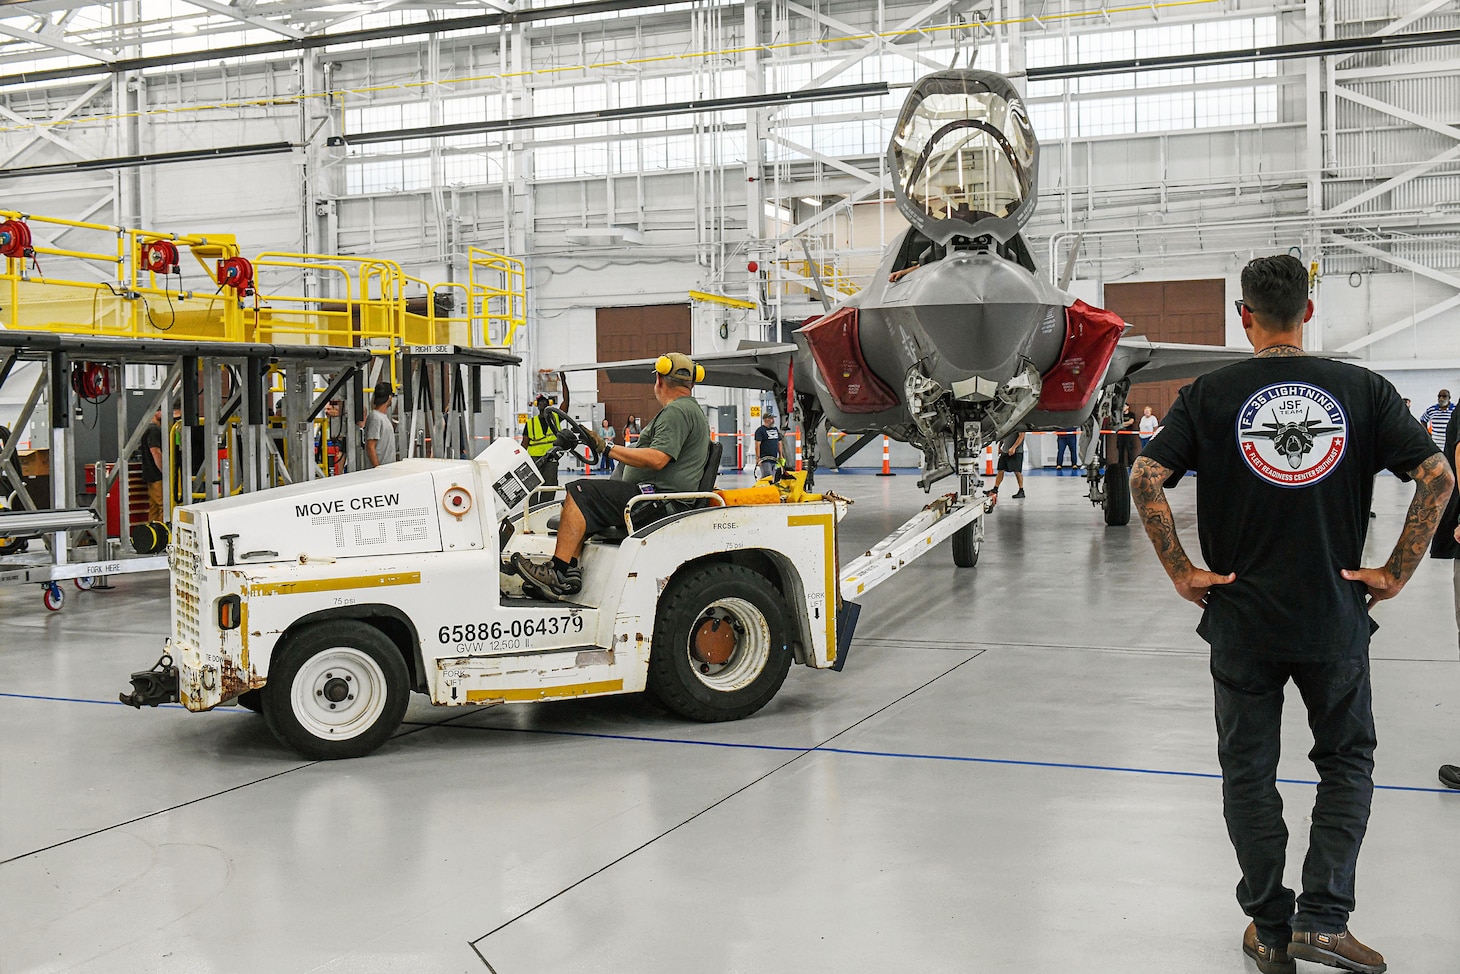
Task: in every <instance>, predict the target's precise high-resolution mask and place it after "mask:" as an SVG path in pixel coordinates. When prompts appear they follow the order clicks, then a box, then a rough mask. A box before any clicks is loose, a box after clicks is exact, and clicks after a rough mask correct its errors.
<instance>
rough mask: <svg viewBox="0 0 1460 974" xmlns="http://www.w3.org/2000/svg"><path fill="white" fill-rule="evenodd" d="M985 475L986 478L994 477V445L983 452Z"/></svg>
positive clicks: (990, 445)
mask: <svg viewBox="0 0 1460 974" xmlns="http://www.w3.org/2000/svg"><path fill="white" fill-rule="evenodd" d="M983 475H984V476H985V477H992V476H993V475H994V445H993V444H992V443H990V444H989V445H988V446H987V447H985V448H984V451H983Z"/></svg>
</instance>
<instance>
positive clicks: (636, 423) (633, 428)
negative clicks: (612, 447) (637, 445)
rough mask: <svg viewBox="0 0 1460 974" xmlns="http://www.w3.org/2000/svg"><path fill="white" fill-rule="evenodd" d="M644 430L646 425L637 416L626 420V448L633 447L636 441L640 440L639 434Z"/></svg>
mask: <svg viewBox="0 0 1460 974" xmlns="http://www.w3.org/2000/svg"><path fill="white" fill-rule="evenodd" d="M643 429H644V423H643V421H642V420H641V419H639V417H637V416H630V417H629V418H628V419H626V420H624V446H633V445H634V442H633V441H634V440H636V439H638V437H639V433H641V432H642V431H643Z"/></svg>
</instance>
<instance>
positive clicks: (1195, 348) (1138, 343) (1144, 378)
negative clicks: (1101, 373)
mask: <svg viewBox="0 0 1460 974" xmlns="http://www.w3.org/2000/svg"><path fill="white" fill-rule="evenodd" d="M1251 357H1252V351H1251V349H1239V348H1226V347H1224V346H1221V345H1182V344H1178V343H1176V342H1153V341H1151V340H1150V339H1147V338H1141V337H1132V338H1122V339H1121V340H1120V344H1119V345H1118V346H1117V347H1116V349H1115V357H1114V358H1113V359H1112V360H1111V363H1110V371H1109V372H1108V373H1107V374H1106V379H1105V382H1106V383H1107V384H1109V383H1111V382H1118V381H1120V380H1121V379H1124V378H1126V377H1129V378H1130V379H1131V380H1132V381H1133V382H1162V381H1164V380H1166V379H1192V378H1195V377H1196V376H1199V375H1204V374H1205V373H1207V372H1211V371H1213V370H1214V369H1220V368H1221V367H1222V366H1224V365H1232V364H1233V363H1235V362H1245V361H1246V360H1247V359H1250V358H1251Z"/></svg>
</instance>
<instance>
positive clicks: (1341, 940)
mask: <svg viewBox="0 0 1460 974" xmlns="http://www.w3.org/2000/svg"><path fill="white" fill-rule="evenodd" d="M1288 955H1289V956H1290V957H1296V958H1298V959H1299V960H1307V961H1312V962H1313V963H1315V964H1327V965H1328V966H1329V967H1337V968H1339V969H1341V970H1345V971H1358V972H1359V974H1383V972H1384V971H1386V970H1388V969H1389V968H1388V965H1387V964H1385V963H1384V955H1382V954H1380V953H1379V952H1378V951H1377V950H1372V949H1370V948H1368V947H1365V946H1364V945H1363V944H1361V943H1359V941H1358V939H1357V938H1355V937H1354V935H1353V934H1351V933H1349V932H1348V931H1347V930H1345V931H1343V933H1318V932H1317V931H1315V930H1304V931H1296V930H1295V931H1294V932H1293V942H1292V943H1291V944H1289V945H1288Z"/></svg>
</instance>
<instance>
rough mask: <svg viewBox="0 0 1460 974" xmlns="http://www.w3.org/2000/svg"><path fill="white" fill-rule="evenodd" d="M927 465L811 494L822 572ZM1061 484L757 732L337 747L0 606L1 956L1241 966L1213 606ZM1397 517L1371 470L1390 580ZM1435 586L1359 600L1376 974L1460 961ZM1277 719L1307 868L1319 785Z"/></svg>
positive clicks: (563, 733)
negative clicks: (826, 535)
mask: <svg viewBox="0 0 1460 974" xmlns="http://www.w3.org/2000/svg"><path fill="white" fill-rule="evenodd" d="M912 481H913V478H912V477H911V476H906V475H904V476H900V477H894V478H889V479H879V478H876V477H872V476H854V475H846V476H841V477H827V478H824V480H823V481H822V486H824V487H828V488H832V489H835V490H837V491H838V492H840V493H843V494H845V495H848V496H851V497H853V498H855V499H856V501H857V504H856V506H855V507H854V508H853V512H852V514H851V515H850V517H849V519H848V521H847V522H846V523H845V524H844V526H843V527H844V541H843V548H842V553H843V557H848V556H850V555H852V554H855V553H856V551H857V549H858V548H860V547H865V546H866V545H868V544H870V543H871V542H872V541H873V540H875V539H876V538H877V537H880V536H881V534H883V533H885V532H886V531H887V530H889V529H890V528H892V527H894V526H895V525H896V524H898V523H900V522H901V521H902V520H903V519H904V518H905V517H906V516H908V515H909V514H911V513H912V512H913V511H915V510H917V508H918V507H919V506H921V505H922V504H923V503H924V502H925V498H924V497H923V495H922V494H921V493H920V492H918V491H917V489H916V487H915V485H914V484H913V482H912ZM1080 490H1081V483H1080V482H1079V481H1077V480H1075V479H1073V478H1070V477H1056V476H1032V477H1030V478H1029V486H1028V493H1029V496H1028V499H1027V500H1022V501H1015V500H1013V499H1012V498H1009V497H1008V494H1009V493H1010V491H1009V490H1008V489H1007V488H1006V489H1005V491H1004V493H1005V498H1006V499H1005V500H1004V501H1003V502H1002V503H1001V504H1000V505H999V508H998V510H996V511H995V512H994V514H993V515H992V516H991V518H990V520H989V537H988V541H987V543H986V544H985V546H984V549H983V554H982V558H981V560H980V563H979V565H978V567H977V568H974V569H971V570H955V569H954V568H953V565H952V557H951V554H950V553H949V552H948V551H947V550H946V548H945V549H944V550H942V551H937V552H934V553H932V554H930V555H929V556H928V557H926V558H925V559H924V560H923V561H921V562H919V563H917V564H915V565H913V566H911V567H910V568H909V569H907V570H906V572H905V573H904V574H903V575H902V576H900V577H898V578H897V579H895V580H893V581H892V582H889V583H888V584H887V585H886V586H885V587H884V588H882V589H879V590H878V591H876V592H874V593H871V595H870V596H869V597H867V598H866V599H865V603H864V611H863V613H862V625H861V628H860V630H859V633H858V640H857V642H856V644H855V646H854V650H853V653H852V655H851V658H850V661H849V663H848V665H847V668H846V670H845V671H844V672H842V673H818V672H813V671H809V670H805V669H802V668H799V667H798V668H794V669H793V671H792V673H791V676H790V678H789V679H788V680H787V682H786V686H785V688H784V690H783V691H782V692H781V694H780V695H779V696H778V697H777V698H776V699H775V700H774V701H773V702H772V703H771V705H770V706H769V707H767V708H766V709H765V710H764V711H762V712H761V713H760V714H758V715H756V716H755V717H753V718H751V719H748V720H745V721H741V722H739V723H734V724H720V725H697V724H689V723H685V722H681V721H679V720H676V719H673V718H670V717H668V716H666V715H664V714H662V713H660V712H658V711H656V710H654V709H652V708H651V707H650V706H648V705H647V704H645V703H643V702H642V701H640V700H637V699H633V698H615V699H605V700H596V701H579V702H568V703H557V704H536V705H529V706H520V707H517V708H515V709H509V708H499V709H494V710H485V711H469V712H462V711H455V710H433V709H432V708H431V707H429V706H428V705H425V704H423V703H416V704H413V706H412V709H411V712H410V714H409V715H408V718H407V719H408V724H407V726H405V727H404V728H403V729H402V731H401V732H400V734H399V736H398V737H397V738H396V739H395V740H393V741H392V742H390V743H389V744H387V745H386V746H385V747H383V748H382V749H381V750H380V751H379V752H377V753H376V754H375V755H373V756H371V757H369V758H366V759H363V760H358V761H347V762H334V763H309V762H305V761H301V760H299V759H297V758H296V757H295V756H294V755H293V754H292V753H291V752H289V751H287V750H285V749H284V748H283V747H281V746H280V745H278V744H277V743H275V741H274V740H273V738H272V737H271V736H270V735H269V733H268V731H267V730H266V729H265V727H264V725H263V722H262V721H261V720H260V719H259V718H257V717H256V716H253V715H251V714H249V713H247V712H246V711H241V710H237V709H232V710H225V711H218V712H214V713H210V714H202V715H194V714H189V713H186V712H184V711H180V710H177V709H161V710H156V711H146V712H142V713H137V712H134V711H132V710H130V709H128V708H126V707H123V706H120V705H118V704H116V703H115V700H116V694H117V692H118V691H119V690H121V689H122V688H123V686H124V685H125V682H126V674H127V673H128V672H129V671H131V670H133V669H137V668H141V667H143V666H146V665H149V664H151V663H152V661H153V660H154V659H155V658H156V656H157V654H158V652H159V647H160V642H161V638H162V636H163V634H164V633H165V630H166V626H167V603H166V600H165V592H164V587H163V584H162V581H161V580H160V578H157V577H153V578H139V577H134V578H123V579H121V580H119V581H118V583H117V589H116V590H115V591H114V592H108V593H102V592H92V593H77V592H74V591H72V592H70V593H69V597H68V599H67V605H66V608H65V609H64V610H63V611H62V612H60V613H58V614H51V613H48V612H46V611H45V610H44V609H43V608H42V607H41V605H40V600H39V593H38V591H37V590H36V589H35V588H34V587H29V588H25V589H19V588H3V589H0V970H3V971H7V972H8V971H62V970H65V971H73V970H75V971H94V972H129V971H149V972H150V971H158V972H164V971H165V972H212V971H220V972H234V971H238V972H257V971H269V972H277V974H287V972H296V971H299V972H302V971H331V972H413V974H417V972H418V974H428V972H457V971H462V972H470V971H485V970H492V971H496V972H497V974H529V972H530V974H543V972H580V971H581V972H589V971H603V972H634V974H641V972H646V974H654V972H686V971H694V972H697V974H715V972H821V971H827V972H897V974H900V972H917V974H926V972H943V971H948V972H954V971H956V972H1012V971H1021V972H1036V974H1038V972H1075V971H1078V972H1081V974H1088V972H1104V971H1111V972H1116V971H1118V972H1161V974H1170V972H1182V974H1205V972H1239V971H1243V970H1247V971H1251V970H1253V967H1252V962H1251V961H1248V960H1246V959H1245V958H1244V957H1243V956H1242V954H1241V950H1240V946H1239V938H1240V935H1241V932H1242V928H1243V926H1244V925H1245V922H1246V921H1245V918H1244V917H1243V916H1242V914H1241V912H1240V910H1239V909H1238V907H1237V905H1236V902H1235V901H1234V899H1233V895H1232V888H1233V886H1234V884H1235V883H1236V880H1237V874H1236V866H1235V862H1234V858H1233V855H1232V852H1231V849H1230V847H1229V846H1228V843H1227V839H1226V834H1225V831H1224V828H1223V824H1222V819H1221V810H1220V789H1219V781H1218V779H1217V777H1216V775H1215V772H1216V770H1217V765H1216V758H1215V754H1214V732H1213V729H1212V719H1211V691H1210V683H1209V678H1208V676H1207V671H1206V661H1205V655H1204V652H1203V649H1204V644H1202V643H1201V642H1200V640H1199V639H1198V638H1197V637H1196V635H1195V634H1194V633H1193V632H1192V627H1193V626H1194V625H1195V623H1196V610H1195V609H1194V608H1192V607H1191V606H1189V605H1188V604H1186V603H1183V602H1181V601H1180V600H1179V599H1177V597H1176V596H1175V595H1174V593H1173V592H1172V591H1171V589H1170V586H1169V584H1168V583H1167V582H1166V579H1165V576H1164V575H1163V574H1162V573H1161V570H1160V568H1159V566H1158V564H1157V562H1156V559H1155V557H1154V555H1152V553H1151V552H1150V549H1149V546H1148V544H1147V542H1146V540H1145V538H1144V535H1143V534H1142V533H1141V532H1140V529H1139V527H1137V526H1134V525H1133V526H1131V527H1129V528H1106V527H1105V526H1104V525H1103V524H1102V522H1101V519H1100V516H1099V514H1098V512H1096V511H1094V510H1093V509H1092V508H1091V507H1090V505H1089V504H1088V502H1086V501H1085V500H1084V499H1083V498H1082V497H1081V496H1080ZM1408 496H1409V488H1407V487H1405V486H1403V485H1401V484H1399V483H1398V482H1397V481H1395V480H1393V479H1392V478H1388V477H1385V478H1382V479H1381V480H1380V482H1379V485H1378V496H1377V500H1376V502H1375V509H1376V511H1377V513H1378V517H1377V519H1376V520H1375V521H1373V522H1372V523H1373V525H1374V529H1373V543H1372V545H1371V547H1372V548H1373V550H1374V552H1375V554H1374V557H1373V559H1372V560H1373V561H1375V562H1378V561H1380V560H1382V558H1383V557H1384V556H1385V555H1387V552H1388V548H1389V546H1390V545H1391V544H1392V542H1393V538H1394V537H1395V534H1396V533H1397V531H1398V529H1399V525H1400V523H1401V519H1402V514H1403V510H1404V507H1405V504H1406V503H1407V498H1408ZM1172 498H1173V501H1174V503H1175V506H1176V509H1177V513H1178V516H1179V518H1180V520H1181V523H1182V525H1183V526H1184V527H1185V530H1186V535H1187V537H1188V539H1189V541H1190V543H1191V545H1192V547H1193V548H1194V547H1195V533H1194V529H1193V528H1192V504H1193V502H1194V491H1193V490H1192V489H1190V488H1189V487H1183V488H1181V489H1179V490H1177V491H1174V492H1173V493H1172ZM1449 569H1450V565H1449V564H1448V563H1427V564H1425V565H1424V566H1423V568H1422V569H1421V570H1420V572H1419V573H1418V575H1417V576H1416V577H1415V579H1414V581H1413V583H1412V584H1411V587H1410V588H1409V589H1408V590H1406V591H1405V592H1404V593H1403V595H1402V596H1401V597H1400V598H1399V599H1398V600H1397V601H1396V602H1390V603H1386V604H1384V605H1382V606H1380V607H1379V609H1378V610H1377V617H1378V618H1379V620H1380V622H1381V623H1382V625H1383V628H1382V629H1381V630H1380V632H1379V634H1378V635H1377V636H1376V638H1375V642H1374V648H1373V655H1374V658H1375V664H1374V684H1375V697H1376V709H1377V717H1378V723H1379V737H1380V748H1379V752H1378V769H1377V772H1376V778H1377V781H1378V783H1379V791H1378V792H1377V793H1376V795H1375V799H1374V814H1373V820H1372V824H1371V828H1370V831H1369V838H1368V841H1367V843H1366V845H1365V847H1364V854H1363V857H1362V858H1361V860H1360V871H1359V910H1358V912H1357V913H1356V914H1355V916H1354V920H1353V928H1354V931H1355V933H1356V934H1358V935H1359V936H1360V937H1362V938H1364V939H1365V940H1367V941H1369V942H1370V943H1372V944H1373V945H1374V946H1376V947H1378V948H1379V949H1380V950H1382V951H1384V952H1385V953H1386V955H1387V956H1388V959H1389V962H1390V970H1391V971H1393V972H1395V974H1445V972H1453V971H1456V970H1457V969H1460V968H1457V961H1456V958H1457V957H1460V923H1457V922H1456V917H1457V916H1460V793H1457V792H1445V791H1444V790H1443V789H1442V788H1440V786H1439V785H1438V783H1437V781H1436V779H1435V769H1436V767H1437V766H1438V765H1439V764H1441V763H1446V762H1449V763H1456V762H1460V659H1457V649H1456V632H1455V628H1454V623H1453V616H1452V614H1451V607H1450V603H1451V582H1450V573H1449ZM1288 718H1289V719H1288V721H1287V726H1286V728H1285V742H1286V744H1287V749H1286V752H1287V753H1286V755H1285V757H1284V766H1283V769H1282V772H1283V776H1284V778H1285V779H1287V780H1286V781H1285V783H1284V784H1283V785H1282V790H1283V794H1284V796H1285V798H1286V799H1287V803H1288V810H1287V815H1288V819H1289V823H1290V826H1291V830H1292V832H1293V834H1294V836H1295V839H1294V842H1293V846H1294V848H1293V850H1292V868H1291V870H1290V874H1289V875H1290V881H1291V877H1295V876H1296V875H1297V863H1298V862H1299V861H1300V856H1301V852H1302V848H1303V841H1302V837H1303V836H1304V834H1305V832H1306V828H1305V823H1304V818H1305V814H1306V810H1307V807H1308V805H1309V804H1310V802H1311V799H1312V796H1313V792H1314V789H1313V785H1312V783H1311V779H1312V776H1313V775H1312V770H1311V768H1310V767H1309V766H1308V765H1307V764H1306V762H1305V760H1304V758H1303V755H1304V753H1305V752H1306V749H1307V743H1308V736H1307V731H1306V727H1305V726H1304V724H1303V722H1302V719H1301V713H1300V710H1299V709H1298V708H1295V707H1293V706H1291V705H1290V707H1289V715H1288ZM1300 969H1301V970H1306V971H1312V972H1315V974H1316V972H1317V971H1319V970H1320V968H1317V967H1304V965H1300Z"/></svg>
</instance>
